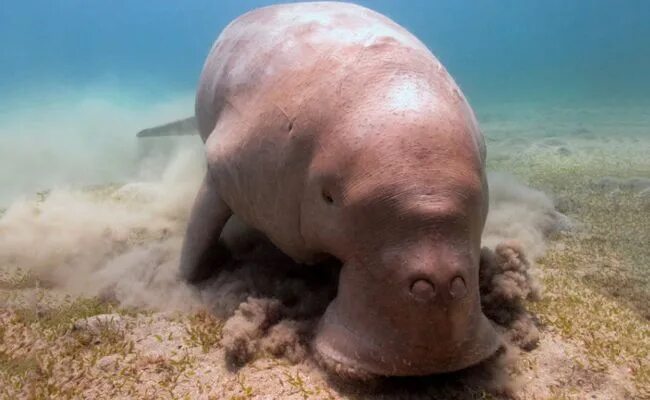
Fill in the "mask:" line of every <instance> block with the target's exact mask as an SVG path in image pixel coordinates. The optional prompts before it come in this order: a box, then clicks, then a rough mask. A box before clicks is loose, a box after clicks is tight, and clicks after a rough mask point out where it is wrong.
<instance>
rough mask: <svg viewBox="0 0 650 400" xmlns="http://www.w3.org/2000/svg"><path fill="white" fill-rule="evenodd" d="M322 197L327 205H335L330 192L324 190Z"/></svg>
mask: <svg viewBox="0 0 650 400" xmlns="http://www.w3.org/2000/svg"><path fill="white" fill-rule="evenodd" d="M321 196H322V197H323V201H325V203H327V204H334V198H333V197H332V195H331V194H330V192H329V191H327V190H326V189H323V190H322V191H321Z"/></svg>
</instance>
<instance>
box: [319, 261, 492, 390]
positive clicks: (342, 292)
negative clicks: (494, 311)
mask: <svg viewBox="0 0 650 400" xmlns="http://www.w3.org/2000/svg"><path fill="white" fill-rule="evenodd" d="M366 272H367V270H364V269H363V268H358V267H357V268H355V267H352V266H344V267H343V269H342V271H341V277H340V282H339V292H338V294H337V297H336V299H335V300H334V301H333V302H332V303H331V304H330V305H329V307H328V309H327V311H326V313H325V315H324V316H323V318H322V319H321V321H320V324H319V327H318V331H317V334H316V337H315V339H314V342H313V347H314V350H315V353H316V355H317V356H318V358H319V359H320V360H321V362H322V363H323V364H325V366H326V367H328V368H329V369H332V370H335V371H336V372H337V373H339V374H341V375H346V376H351V377H361V378H362V377H365V376H372V375H384V376H411V375H428V374H435V373H443V372H452V371H457V370H460V369H463V368H466V367H469V366H472V365H475V364H477V363H479V362H481V361H483V360H484V359H486V358H488V357H489V356H491V355H492V354H494V353H495V352H496V350H497V349H498V347H499V345H500V339H499V337H498V335H497V333H496V331H495V329H494V328H493V326H492V325H491V323H490V322H489V320H488V319H487V317H486V316H485V315H484V314H483V312H482V310H481V305H480V296H479V289H478V268H470V269H465V270H454V269H453V268H449V269H447V270H444V269H442V270H441V269H438V270H437V271H435V273H427V272H426V271H417V272H408V273H404V274H402V275H403V276H402V277H400V276H399V275H400V274H399V273H398V274H396V275H397V276H395V275H392V276H391V278H393V279H391V282H386V281H384V280H383V279H379V280H373V279H372V278H371V279H369V278H368V276H367V274H366ZM382 278H387V277H386V276H384V277H382Z"/></svg>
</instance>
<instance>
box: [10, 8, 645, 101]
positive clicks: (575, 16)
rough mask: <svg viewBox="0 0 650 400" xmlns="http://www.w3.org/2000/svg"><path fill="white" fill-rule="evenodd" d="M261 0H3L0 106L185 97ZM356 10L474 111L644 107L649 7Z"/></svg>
mask: <svg viewBox="0 0 650 400" xmlns="http://www.w3.org/2000/svg"><path fill="white" fill-rule="evenodd" d="M271 3H273V2H272V1H252V0H245V1H217V0H188V1H178V0H157V1H143V0H114V1H92V2H89V1H85V0H20V1H17V0H4V1H3V3H2V6H1V7H0V103H2V104H4V105H5V106H6V105H7V103H11V102H12V101H18V99H19V98H21V97H24V96H25V95H26V94H33V93H34V92H36V93H42V92H43V91H45V92H47V91H48V90H49V91H56V92H60V91H61V90H63V91H65V90H71V91H74V90H77V89H83V88H92V87H93V86H94V85H97V84H101V85H104V86H105V85H112V86H114V87H116V88H119V89H120V90H121V91H123V92H124V93H127V92H128V93H129V96H135V97H139V98H142V99H145V100H146V99H150V98H160V97H165V96H173V95H174V94H176V93H178V92H186V91H191V90H193V88H194V86H195V83H196V80H197V77H198V74H199V72H200V69H201V66H202V63H203V60H204V57H205V55H206V53H207V51H208V49H209V47H210V45H211V44H212V42H213V41H214V39H215V38H216V36H217V35H218V33H219V31H220V30H221V29H222V28H223V27H224V26H225V25H226V24H227V23H228V22H229V21H230V20H231V19H233V18H234V17H236V16H237V15H239V14H241V13H243V12H245V11H247V10H249V9H251V8H255V7H258V6H262V5H268V4H271ZM358 3H360V4H363V5H366V6H368V7H371V8H374V9H376V10H378V11H380V12H382V13H384V14H386V15H388V16H390V17H391V18H393V19H394V20H396V21H397V22H398V23H400V24H402V25H404V26H405V27H407V28H408V29H410V30H411V31H412V32H414V33H415V34H416V35H417V36H418V37H420V38H421V39H422V40H423V41H424V42H425V43H426V44H427V45H428V46H429V47H430V48H431V49H432V50H433V52H434V53H435V54H436V55H437V56H438V57H439V58H440V59H441V60H442V62H443V64H445V66H446V67H447V69H448V70H449V71H450V72H451V73H452V75H453V76H454V77H455V78H456V80H457V81H458V82H459V84H460V85H461V87H462V88H463V90H464V92H465V93H466V95H467V96H468V97H469V98H470V100H472V101H473V102H475V103H479V104H480V103H483V102H494V101H526V102H549V101H550V102H555V101H563V102H575V101H581V102H596V103H600V102H604V103H620V102H631V103H634V102H639V101H643V102H648V103H650V101H649V99H650V77H648V71H650V2H649V1H644V0H625V1H615V0H589V1H586V0H585V1H565V0H550V1H548V0H544V1H542V0H527V1H517V0H502V1H497V0H483V1H478V0H462V1H459V0H436V1H432V0H419V1H418V0H410V1H408V2H405V1H398V0H376V1H369V0H366V1H359V2H358ZM36 97H39V96H36Z"/></svg>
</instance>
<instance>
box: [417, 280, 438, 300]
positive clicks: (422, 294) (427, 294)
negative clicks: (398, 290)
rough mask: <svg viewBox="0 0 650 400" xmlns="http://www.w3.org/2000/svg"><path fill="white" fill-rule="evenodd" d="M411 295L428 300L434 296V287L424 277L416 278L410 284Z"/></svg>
mask: <svg viewBox="0 0 650 400" xmlns="http://www.w3.org/2000/svg"><path fill="white" fill-rule="evenodd" d="M411 295H413V297H415V298H416V299H417V300H420V301H430V300H432V299H433V298H434V297H435V296H436V287H435V286H434V285H433V283H431V282H430V281H428V280H426V279H418V280H416V281H415V282H413V284H412V285H411Z"/></svg>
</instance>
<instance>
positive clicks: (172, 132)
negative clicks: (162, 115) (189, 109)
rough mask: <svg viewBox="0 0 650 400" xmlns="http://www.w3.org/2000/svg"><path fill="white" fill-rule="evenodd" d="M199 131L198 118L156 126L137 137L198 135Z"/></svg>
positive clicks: (141, 132)
mask: <svg viewBox="0 0 650 400" xmlns="http://www.w3.org/2000/svg"><path fill="white" fill-rule="evenodd" d="M198 133H199V131H198V129H197V127H196V118H195V117H189V118H185V119H179V120H178V121H174V122H170V123H168V124H164V125H159V126H155V127H153V128H147V129H143V130H141V131H140V132H138V134H137V135H136V136H137V137H139V138H142V137H154V136H181V135H196V134H198Z"/></svg>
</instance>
